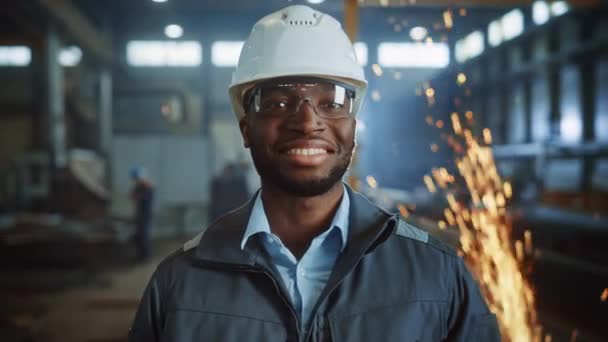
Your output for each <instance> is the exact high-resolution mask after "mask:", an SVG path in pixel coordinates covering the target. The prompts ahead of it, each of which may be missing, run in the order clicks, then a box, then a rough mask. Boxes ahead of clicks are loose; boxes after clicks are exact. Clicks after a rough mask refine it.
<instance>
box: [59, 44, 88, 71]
mask: <svg viewBox="0 0 608 342" xmlns="http://www.w3.org/2000/svg"><path fill="white" fill-rule="evenodd" d="M81 59H82V50H80V48H79V47H78V46H68V47H65V48H63V49H61V50H60V51H59V64H61V65H62V66H66V67H72V66H76V65H78V63H80V60H81Z"/></svg>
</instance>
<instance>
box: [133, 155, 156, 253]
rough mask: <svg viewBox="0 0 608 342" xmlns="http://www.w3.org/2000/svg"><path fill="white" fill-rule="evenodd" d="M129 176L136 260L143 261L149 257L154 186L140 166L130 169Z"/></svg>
mask: <svg viewBox="0 0 608 342" xmlns="http://www.w3.org/2000/svg"><path fill="white" fill-rule="evenodd" d="M129 175H130V177H131V179H132V180H133V188H132V190H131V194H130V195H131V200H132V201H133V207H134V209H135V212H134V215H133V216H134V223H135V235H134V239H135V245H136V247H137V259H138V260H140V261H144V260H146V259H147V258H148V257H149V256H150V223H151V220H152V209H153V207H152V201H153V199H154V186H153V185H152V183H151V182H150V180H149V179H148V177H147V175H146V169H145V168H143V167H141V166H140V167H134V168H132V169H131V170H130V171H129Z"/></svg>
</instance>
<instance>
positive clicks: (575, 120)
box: [559, 65, 583, 143]
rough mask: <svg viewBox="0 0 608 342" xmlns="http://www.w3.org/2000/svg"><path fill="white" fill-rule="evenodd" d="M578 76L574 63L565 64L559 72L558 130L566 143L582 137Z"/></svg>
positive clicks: (577, 140) (579, 79)
mask: <svg viewBox="0 0 608 342" xmlns="http://www.w3.org/2000/svg"><path fill="white" fill-rule="evenodd" d="M580 77H581V74H580V70H579V69H578V67H577V66H576V65H567V66H565V67H563V68H562V71H561V73H560V78H561V93H562V94H561V95H562V96H561V104H560V111H561V119H560V124H559V130H560V135H561V140H562V141H564V142H568V143H577V142H580V141H581V140H582V138H583V116H582V113H581V91H580V89H581V87H580V84H581V78H580Z"/></svg>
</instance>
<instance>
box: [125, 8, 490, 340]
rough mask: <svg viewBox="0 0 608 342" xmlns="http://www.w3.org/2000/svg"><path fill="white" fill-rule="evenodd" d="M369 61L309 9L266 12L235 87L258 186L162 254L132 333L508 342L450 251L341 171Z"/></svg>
mask: <svg viewBox="0 0 608 342" xmlns="http://www.w3.org/2000/svg"><path fill="white" fill-rule="evenodd" d="M366 85H367V83H366V81H365V77H364V75H363V70H362V68H361V67H360V66H359V64H358V63H357V61H356V58H355V55H354V52H353V48H352V45H351V44H350V41H349V40H348V38H347V37H346V35H345V34H344V32H343V31H342V29H341V27H340V24H339V23H338V22H337V21H336V20H335V19H333V18H332V17H330V16H328V15H325V14H323V13H320V12H317V11H315V10H313V9H311V8H309V7H306V6H290V7H287V8H285V9H283V10H281V11H278V12H276V13H273V14H271V15H269V16H266V17H264V18H263V19H261V20H260V21H259V22H258V23H257V24H256V25H255V26H254V28H253V30H252V32H251V35H250V36H249V38H248V40H247V42H246V43H245V45H244V48H243V51H242V52H241V56H240V59H239V64H238V67H237V70H236V72H235V75H234V78H233V82H232V84H231V86H230V95H231V98H232V101H233V108H234V110H235V113H236V114H237V117H238V119H239V123H240V128H241V132H242V136H243V140H244V143H245V147H248V148H249V149H250V150H251V155H252V158H253V161H254V164H255V166H256V168H257V171H258V173H259V174H260V178H261V184H262V187H261V190H260V191H259V192H258V193H257V194H256V195H255V196H254V198H253V199H252V200H251V201H250V202H249V203H248V204H246V205H244V206H243V207H241V208H239V209H237V210H235V211H233V212H230V213H228V214H226V215H225V216H223V217H221V218H220V219H218V220H217V221H216V222H214V223H213V224H212V225H211V226H210V227H209V228H208V229H207V231H206V232H205V233H204V234H203V235H202V236H199V237H197V238H196V239H194V240H192V241H190V242H188V243H186V244H185V245H184V247H183V249H182V250H180V251H177V252H176V253H174V254H173V255H172V256H170V257H169V258H167V259H166V260H165V261H163V262H162V263H161V264H160V265H159V267H158V269H157V270H156V272H155V274H154V275H153V277H152V280H151V281H150V283H149V285H148V287H147V289H146V291H145V294H144V297H143V300H142V303H141V306H140V308H139V311H138V313H137V315H136V318H135V321H134V324H133V328H132V330H131V335H130V340H131V341H497V340H499V339H500V337H499V334H498V329H497V325H496V320H495V319H494V316H493V315H492V314H491V313H490V312H489V310H488V308H487V307H486V305H485V304H484V301H483V299H482V297H481V296H480V293H479V291H478V287H477V286H476V284H475V282H474V281H473V279H472V278H471V276H470V274H469V272H468V271H467V270H466V268H465V266H464V265H463V263H462V261H461V260H460V259H459V258H458V257H457V256H456V255H455V254H454V253H453V252H452V251H450V250H449V249H447V248H446V247H444V246H443V245H442V244H440V243H439V242H437V241H436V240H434V239H433V238H431V237H429V236H428V235H427V234H426V233H425V232H423V231H421V230H418V229H417V228H415V227H412V226H410V225H408V224H407V223H405V222H404V221H402V220H400V219H399V217H398V216H396V215H391V214H389V213H387V212H385V211H383V210H382V209H380V208H378V207H376V206H374V205H372V204H371V203H369V202H368V201H367V200H366V199H365V198H364V197H363V196H361V195H360V194H357V193H355V192H353V191H352V190H350V189H349V188H348V187H347V186H345V185H344V184H343V183H342V181H341V178H342V176H343V175H344V173H345V171H346V170H347V168H348V165H349V162H350V160H351V156H352V152H353V149H354V148H355V126H356V122H355V115H356V113H357V111H358V110H359V108H360V105H361V100H362V98H363V96H364V94H365V90H366Z"/></svg>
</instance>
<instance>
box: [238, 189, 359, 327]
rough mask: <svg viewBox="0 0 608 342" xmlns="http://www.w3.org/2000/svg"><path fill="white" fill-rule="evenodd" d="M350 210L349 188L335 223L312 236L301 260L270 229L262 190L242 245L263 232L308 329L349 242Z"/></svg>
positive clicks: (335, 216) (257, 198) (272, 257)
mask: <svg viewBox="0 0 608 342" xmlns="http://www.w3.org/2000/svg"><path fill="white" fill-rule="evenodd" d="M349 211H350V199H349V198H348V193H347V192H346V188H345V189H344V195H343V196H342V200H341V201H340V206H339V207H338V210H337V211H336V214H335V215H334V218H333V221H332V222H331V225H330V226H329V227H328V229H327V230H325V231H324V232H323V233H321V234H320V235H318V236H317V237H315V238H314V239H313V240H312V242H311V244H310V247H308V250H306V252H305V253H304V254H303V255H302V258H301V259H300V260H299V261H298V260H297V259H296V258H295V257H294V256H293V254H292V253H291V251H290V250H289V249H287V247H285V245H284V244H283V242H282V241H281V239H279V237H278V236H276V235H275V234H273V233H272V232H271V231H270V225H269V223H268V218H267V217H266V213H265V211H264V204H263V203H262V193H261V191H260V193H258V195H257V197H256V199H255V203H254V205H253V210H252V211H251V217H249V222H248V224H247V229H246V230H245V234H244V235H243V240H242V241H241V248H245V245H246V244H247V241H248V240H249V238H250V237H251V236H253V235H256V234H261V235H262V236H261V240H262V242H263V245H264V247H265V248H266V250H267V251H268V254H269V255H270V257H271V259H272V260H271V261H272V262H273V263H274V265H275V266H276V268H277V270H278V271H279V274H280V276H281V280H282V281H283V284H284V285H285V288H286V289H287V291H288V292H289V296H290V297H291V302H292V303H293V304H294V307H295V309H296V312H297V313H298V314H299V315H300V321H301V322H302V325H303V328H304V330H306V329H307V327H308V321H309V319H310V314H311V311H312V309H313V307H314V305H315V304H316V302H317V299H318V298H319V296H320V295H321V291H323V289H324V288H325V284H326V283H327V280H328V279H329V276H330V274H331V271H332V270H333V268H334V264H335V263H336V260H337V259H338V256H339V255H340V253H341V252H342V250H343V249H344V247H345V246H346V241H347V237H348V214H349ZM294 229H297V227H294Z"/></svg>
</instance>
